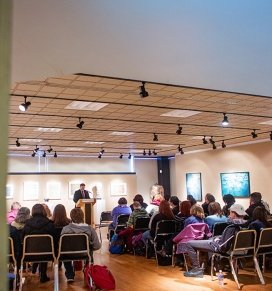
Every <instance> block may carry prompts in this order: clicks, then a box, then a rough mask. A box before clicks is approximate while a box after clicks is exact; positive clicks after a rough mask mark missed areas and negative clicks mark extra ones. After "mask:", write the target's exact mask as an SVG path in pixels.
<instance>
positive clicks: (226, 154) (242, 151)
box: [174, 142, 272, 208]
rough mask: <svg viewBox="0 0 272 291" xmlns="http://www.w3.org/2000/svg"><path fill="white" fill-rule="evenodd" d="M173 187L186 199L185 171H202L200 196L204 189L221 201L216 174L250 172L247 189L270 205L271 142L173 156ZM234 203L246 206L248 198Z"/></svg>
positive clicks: (271, 195) (271, 174) (218, 176)
mask: <svg viewBox="0 0 272 291" xmlns="http://www.w3.org/2000/svg"><path fill="white" fill-rule="evenodd" d="M175 169H176V173H175V177H174V178H175V180H176V189H177V193H178V196H179V197H180V199H182V200H184V199H186V195H187V194H186V182H185V176H186V173H195V172H200V173H201V174H202V196H203V199H204V195H205V194H206V193H207V192H210V193H212V194H214V195H215V197H216V199H217V200H218V202H220V203H223V201H222V195H221V184H220V173H224V172H241V171H247V172H249V173H250V188H251V192H254V191H258V192H261V193H262V196H263V199H264V200H265V201H267V202H268V203H269V205H270V206H271V207H272V144H271V142H266V143H258V144H251V145H245V146H239V147H232V148H225V149H218V150H211V151H205V152H198V153H189V154H186V153H185V154H184V155H177V156H176V161H175ZM236 201H237V203H240V204H242V205H243V206H244V207H246V208H247V207H248V205H249V199H248V198H243V199H236Z"/></svg>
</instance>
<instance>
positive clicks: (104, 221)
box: [97, 211, 112, 243]
mask: <svg viewBox="0 0 272 291" xmlns="http://www.w3.org/2000/svg"><path fill="white" fill-rule="evenodd" d="M111 223H112V215H111V211H103V212H101V215H100V223H99V224H98V225H97V227H98V229H99V236H100V241H101V243H102V234H101V228H103V227H109V225H110V224H111Z"/></svg>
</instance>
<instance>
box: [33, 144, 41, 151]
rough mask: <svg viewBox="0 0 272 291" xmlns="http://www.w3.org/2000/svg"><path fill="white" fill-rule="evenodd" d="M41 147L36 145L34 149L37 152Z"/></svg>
mask: <svg viewBox="0 0 272 291" xmlns="http://www.w3.org/2000/svg"><path fill="white" fill-rule="evenodd" d="M39 149H40V148H38V146H37V145H36V148H35V149H34V151H35V152H36V153H37V152H38V150H39Z"/></svg>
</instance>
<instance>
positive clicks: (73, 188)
mask: <svg viewBox="0 0 272 291" xmlns="http://www.w3.org/2000/svg"><path fill="white" fill-rule="evenodd" d="M81 183H83V181H70V182H69V190H68V198H69V199H73V198H74V193H75V191H76V190H78V189H79V187H80V186H79V185H80V184H81Z"/></svg>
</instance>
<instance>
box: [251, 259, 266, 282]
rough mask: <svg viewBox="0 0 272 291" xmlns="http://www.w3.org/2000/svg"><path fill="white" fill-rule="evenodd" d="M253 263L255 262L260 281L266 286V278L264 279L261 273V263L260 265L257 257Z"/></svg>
mask: <svg viewBox="0 0 272 291" xmlns="http://www.w3.org/2000/svg"><path fill="white" fill-rule="evenodd" d="M253 261H254V265H255V269H256V271H257V274H258V276H259V279H260V281H261V283H262V284H263V285H265V281H264V277H263V274H262V272H261V269H260V266H259V263H258V260H257V258H256V256H254V257H253Z"/></svg>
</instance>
